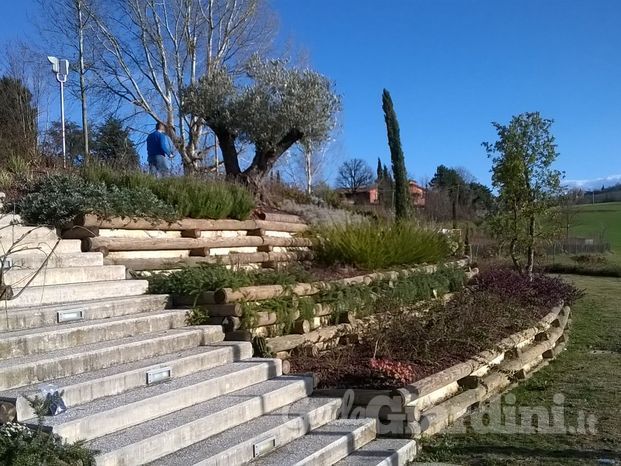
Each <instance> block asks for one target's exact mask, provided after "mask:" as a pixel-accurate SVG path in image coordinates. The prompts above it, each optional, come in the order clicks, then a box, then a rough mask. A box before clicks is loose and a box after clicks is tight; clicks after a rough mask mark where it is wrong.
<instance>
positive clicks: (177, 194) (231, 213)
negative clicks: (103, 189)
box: [83, 167, 255, 220]
mask: <svg viewBox="0 0 621 466" xmlns="http://www.w3.org/2000/svg"><path fill="white" fill-rule="evenodd" d="M83 176H84V177H85V178H86V179H88V180H90V181H92V182H94V183H104V184H105V185H106V186H108V187H112V186H114V187H118V188H126V189H131V190H134V189H145V190H149V191H151V192H153V193H154V194H155V195H156V196H157V197H158V198H159V199H161V200H162V201H163V202H166V203H167V204H169V205H171V206H173V207H174V208H175V210H176V212H177V215H179V217H189V218H210V219H221V218H232V219H237V220H245V219H247V218H248V216H249V215H250V214H251V213H252V211H253V209H254V208H255V202H254V198H253V196H252V194H251V193H250V191H248V190H247V189H246V188H245V187H243V186H241V185H239V184H236V183H230V182H225V181H220V180H213V179H209V180H206V179H201V178H196V177H192V176H181V177H172V176H171V177H167V178H155V177H154V176H151V175H149V174H147V173H143V172H140V171H126V172H119V171H115V170H112V169H110V168H106V167H90V168H89V169H87V170H84V172H83Z"/></svg>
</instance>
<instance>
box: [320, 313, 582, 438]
mask: <svg viewBox="0 0 621 466" xmlns="http://www.w3.org/2000/svg"><path fill="white" fill-rule="evenodd" d="M570 313H571V309H570V308H569V307H568V306H562V305H560V306H557V307H555V308H554V309H552V311H551V312H550V313H549V314H548V315H546V316H545V317H544V318H543V319H541V320H540V321H539V322H538V323H537V325H535V326H533V327H531V328H528V329H525V330H523V331H521V332H518V333H515V334H513V335H511V336H509V337H507V338H505V339H503V340H502V341H500V342H499V343H498V344H497V345H496V346H495V347H494V348H491V349H489V350H488V351H483V352H481V353H480V354H478V355H476V356H474V357H473V358H471V359H469V360H467V361H464V362H462V363H459V364H456V365H454V366H452V367H449V368H447V369H445V370H442V371H440V372H437V373H435V374H433V375H430V376H428V377H426V378H424V379H421V380H419V381H417V382H415V383H413V384H411V385H408V386H405V387H403V388H400V389H397V390H366V389H364V390H363V389H351V390H350V391H349V392H348V391H347V390H344V389H338V390H332V389H324V390H315V392H314V393H315V394H317V395H318V396H350V397H353V403H352V405H353V406H354V407H364V408H367V409H370V410H371V411H372V412H376V413H379V414H378V417H379V420H380V421H381V422H380V423H379V426H380V433H381V434H391V435H395V434H396V435H400V434H402V435H405V436H408V437H413V438H419V437H422V436H430V435H433V434H435V433H437V432H439V431H441V430H442V429H444V428H446V427H447V426H449V425H450V424H452V423H453V422H455V421H456V420H458V419H459V418H460V417H462V416H464V415H466V414H468V413H470V412H472V410H473V409H475V408H476V407H477V406H479V404H480V403H482V402H485V401H487V400H489V399H490V398H492V397H495V396H498V395H500V394H501V393H503V392H504V391H505V390H507V389H508V388H510V387H511V386H512V385H513V384H515V383H518V382H519V381H520V380H523V379H525V378H527V377H528V376H529V375H530V374H532V373H533V372H534V371H536V370H537V369H539V368H541V367H543V365H545V364H546V363H547V361H549V360H551V359H553V358H555V357H556V356H557V355H558V354H559V353H560V352H561V351H562V349H563V348H564V346H565V341H566V333H567V329H568V326H569V322H570ZM347 392H348V393H347ZM346 393H347V395H346ZM395 419H397V420H400V421H398V422H399V423H400V424H401V425H400V426H399V427H398V428H397V429H396V430H400V431H401V432H395V428H396V426H395V424H394V422H395Z"/></svg>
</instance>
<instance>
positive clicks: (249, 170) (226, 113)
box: [183, 57, 340, 189]
mask: <svg viewBox="0 0 621 466" xmlns="http://www.w3.org/2000/svg"><path fill="white" fill-rule="evenodd" d="M183 107H184V109H185V111H187V112H190V113H192V114H194V115H197V116H198V117H200V118H201V119H202V121H203V122H204V123H205V125H207V126H208V127H209V128H210V129H211V130H212V131H213V132H214V134H215V135H216V137H217V139H218V145H219V146H220V150H221V152H222V158H223V161H224V167H225V170H226V174H227V177H228V178H232V179H237V180H241V181H243V182H246V183H248V184H250V185H251V186H253V187H254V188H257V189H258V188H259V186H260V183H261V181H262V180H263V178H264V177H265V175H266V174H267V173H268V172H269V171H270V169H271V168H272V166H273V165H274V163H275V162H276V161H277V160H278V159H279V158H280V157H281V156H282V155H283V154H284V153H285V152H286V151H287V150H288V149H289V148H291V147H292V146H294V145H296V144H306V145H314V144H321V143H322V142H324V141H325V140H326V139H328V137H329V136H330V133H331V131H332V129H333V128H334V126H335V122H336V114H337V113H338V111H339V109H340V98H339V96H338V95H336V93H335V91H334V86H333V84H332V82H331V81H330V80H328V79H327V78H326V77H325V76H323V75H321V74H319V73H317V72H315V71H312V70H309V69H297V68H291V67H288V66H287V63H286V62H284V61H281V60H266V59H261V58H259V57H254V59H252V60H251V61H250V62H249V63H248V65H247V66H246V68H245V76H244V77H243V78H241V79H237V80H236V79H234V77H233V76H232V75H231V74H230V73H227V72H226V70H224V69H223V68H220V69H214V70H213V71H212V72H211V73H210V74H209V75H208V76H206V77H203V78H201V80H200V81H199V82H198V83H197V84H196V85H192V86H189V87H187V88H186V90H185V92H184V93H183ZM240 144H249V145H251V146H252V147H253V149H254V153H253V156H252V160H251V161H250V163H249V164H248V166H246V167H243V168H242V166H241V164H240V148H239V146H240Z"/></svg>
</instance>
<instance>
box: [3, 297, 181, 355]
mask: <svg viewBox="0 0 621 466" xmlns="http://www.w3.org/2000/svg"><path fill="white" fill-rule="evenodd" d="M186 314H187V310H186V309H171V310H166V311H158V312H149V313H144V314H141V315H130V316H121V317H114V318H112V319H103V320H91V321H88V322H76V323H72V324H65V325H60V326H58V325H57V326H53V327H43V328H39V329H28V330H20V331H17V332H10V333H1V334H0V359H6V358H18V357H22V356H28V355H32V354H40V353H47V352H50V351H55V350H59V349H64V348H71V347H74V346H81V345H89V344H91V343H97V342H102V341H109V340H118V339H120V338H126V337H131V336H135V335H142V334H144V333H151V332H158V331H160V330H169V329H172V328H180V327H185V325H186V322H185V318H186Z"/></svg>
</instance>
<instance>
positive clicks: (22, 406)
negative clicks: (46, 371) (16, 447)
mask: <svg viewBox="0 0 621 466" xmlns="http://www.w3.org/2000/svg"><path fill="white" fill-rule="evenodd" d="M251 357H252V345H251V344H250V343H248V342H220V343H214V344H212V345H209V346H198V347H195V348H190V349H187V350H183V351H176V352H174V353H171V354H165V355H162V356H156V357H154V358H149V359H145V360H142V361H136V362H131V363H127V364H121V365H119V366H113V367H109V368H106V369H101V370H97V371H93V372H87V373H84V374H78V375H74V376H70V377H64V378H62V379H55V380H51V381H50V382H49V383H50V384H53V385H54V386H55V387H57V388H58V389H59V390H60V391H62V393H63V395H62V397H63V401H64V402H65V405H66V406H67V407H68V408H70V409H71V408H73V407H75V406H79V405H83V404H86V403H89V402H91V401H94V400H97V399H99V398H103V397H106V396H112V395H118V394H119V393H123V392H126V391H128V390H131V389H134V388H139V387H145V386H147V385H148V378H147V373H148V372H150V371H155V370H158V369H167V370H169V371H170V377H171V378H175V379H176V378H179V377H184V376H186V375H189V374H193V373H195V372H200V371H204V370H207V369H210V368H212V367H217V366H222V365H224V364H228V363H231V362H235V361H240V360H244V359H248V358H251ZM41 387H42V385H41V384H37V385H32V386H30V387H20V388H15V389H12V390H6V391H4V392H0V400H4V401H8V402H9V403H12V404H13V405H14V406H15V408H16V410H17V413H16V415H17V420H18V421H20V422H21V421H24V420H26V419H30V418H32V417H34V416H35V414H34V412H33V411H32V408H31V407H30V403H29V401H28V398H30V399H32V398H33V397H35V396H36V395H40V394H41Z"/></svg>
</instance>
